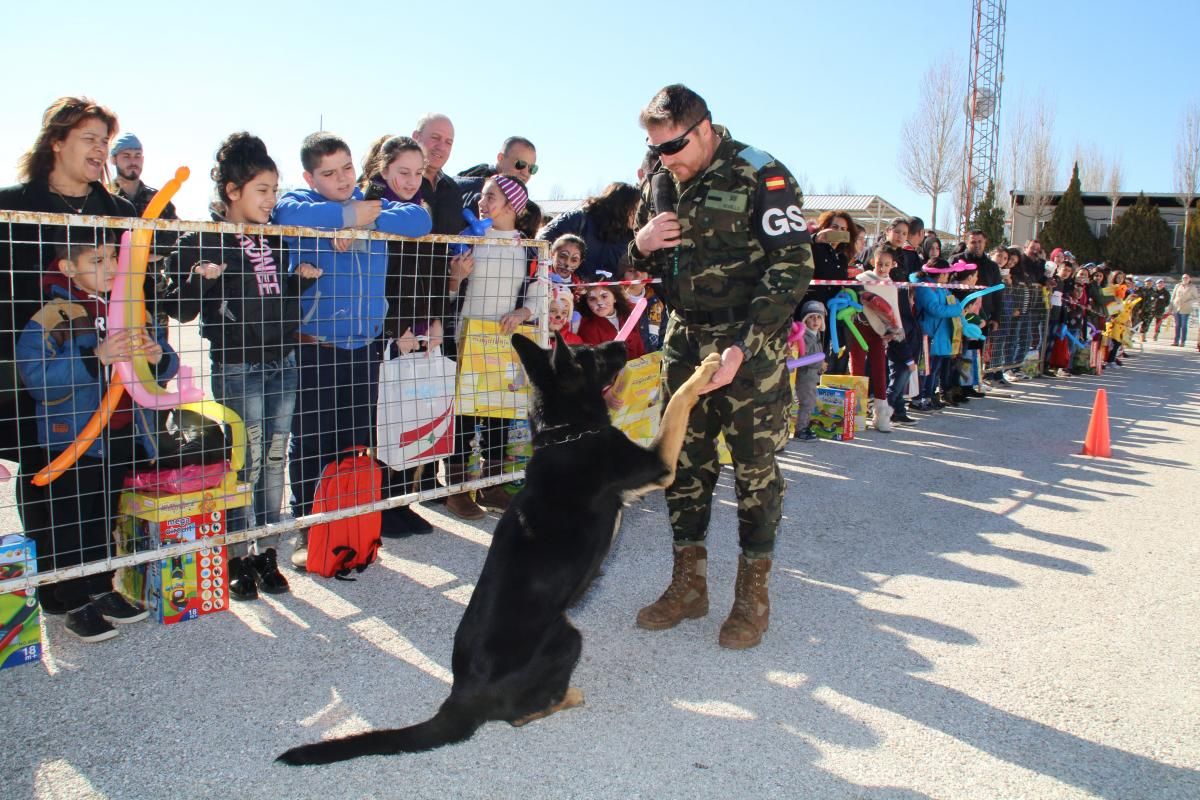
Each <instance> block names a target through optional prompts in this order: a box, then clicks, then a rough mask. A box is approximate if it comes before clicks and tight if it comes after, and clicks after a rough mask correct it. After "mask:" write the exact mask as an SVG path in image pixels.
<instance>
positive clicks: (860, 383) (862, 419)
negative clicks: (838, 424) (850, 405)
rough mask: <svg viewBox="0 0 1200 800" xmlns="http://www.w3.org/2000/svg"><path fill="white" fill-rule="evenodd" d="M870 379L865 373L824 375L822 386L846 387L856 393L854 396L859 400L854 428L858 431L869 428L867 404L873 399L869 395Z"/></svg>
mask: <svg viewBox="0 0 1200 800" xmlns="http://www.w3.org/2000/svg"><path fill="white" fill-rule="evenodd" d="M868 384H869V381H868V379H867V378H866V377H865V376H863V375H822V376H821V386H824V387H828V388H830V389H846V390H848V391H851V392H853V393H854V398H855V400H856V402H857V406H856V408H857V411H856V413H854V414H853V415H851V416H853V418H854V429H855V430H856V431H865V430H866V429H867V406H869V405H870V403H871V400H870V397H869V396H868Z"/></svg>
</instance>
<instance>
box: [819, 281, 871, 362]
mask: <svg viewBox="0 0 1200 800" xmlns="http://www.w3.org/2000/svg"><path fill="white" fill-rule="evenodd" d="M825 305H826V307H827V308H828V309H829V318H830V319H832V320H840V321H842V322H845V323H846V325H847V327H849V328H850V330H851V332H853V334H854V336H855V338H856V339H858V343H859V344H860V345H861V346H862V347H863V349H864V350H865V349H866V347H867V343H866V342H864V341H863V338H862V336H861V335H860V334H859V332H858V329H857V328H856V327H854V323H853V322H851V318H852V317H853V316H854V314H853V312H854V311H862V304H861V303H859V302H858V294H857V293H856V292H855V291H854V290H853V289H842V290H841V291H840V292H838V293H837V294H835V295H834V296H833V297H831V298H829V300H828V301H827V302H826V303H825ZM847 312H850V313H849V314H847ZM829 328H830V330H829V342H830V345H831V346H832V348H833V352H835V353H838V352H841V349H842V348H841V347H840V346H839V345H838V333H837V325H836V324H833V325H830V326H829Z"/></svg>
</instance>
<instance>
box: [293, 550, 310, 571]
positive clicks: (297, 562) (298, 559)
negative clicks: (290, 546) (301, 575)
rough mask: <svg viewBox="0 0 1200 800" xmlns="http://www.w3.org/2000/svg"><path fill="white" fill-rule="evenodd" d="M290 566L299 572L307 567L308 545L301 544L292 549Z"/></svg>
mask: <svg viewBox="0 0 1200 800" xmlns="http://www.w3.org/2000/svg"><path fill="white" fill-rule="evenodd" d="M292 566H293V567H295V568H296V569H298V570H300V571H301V572H304V571H305V570H306V569H308V545H302V546H300V547H297V548H296V549H295V550H293V551H292Z"/></svg>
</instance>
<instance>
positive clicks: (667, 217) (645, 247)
mask: <svg viewBox="0 0 1200 800" xmlns="http://www.w3.org/2000/svg"><path fill="white" fill-rule="evenodd" d="M680 234H681V229H680V227H679V217H677V216H675V212H674V211H664V212H663V213H661V214H659V215H658V216H656V217H654V218H653V219H651V220H650V221H649V222H647V223H646V224H645V225H643V226H642V228H641V229H640V230H639V231H638V232H637V235H636V236H634V242H636V244H637V249H638V252H639V253H641V254H642V255H647V256H648V255H650V254H651V253H653V252H654V251H655V250H661V249H663V248H664V247H674V246H675V245H677V244H679V239H680Z"/></svg>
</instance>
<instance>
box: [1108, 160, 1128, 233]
mask: <svg viewBox="0 0 1200 800" xmlns="http://www.w3.org/2000/svg"><path fill="white" fill-rule="evenodd" d="M1124 179H1125V176H1124V175H1123V174H1122V172H1121V157H1120V156H1113V160H1112V164H1110V165H1109V168H1108V180H1107V182H1106V183H1105V191H1106V192H1107V193H1108V202H1109V205H1110V206H1111V208H1110V210H1109V212H1108V224H1109V225H1110V226H1111V225H1112V224H1113V223H1114V222H1116V221H1117V203H1119V202H1121V182H1122V181H1123V180H1124Z"/></svg>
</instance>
